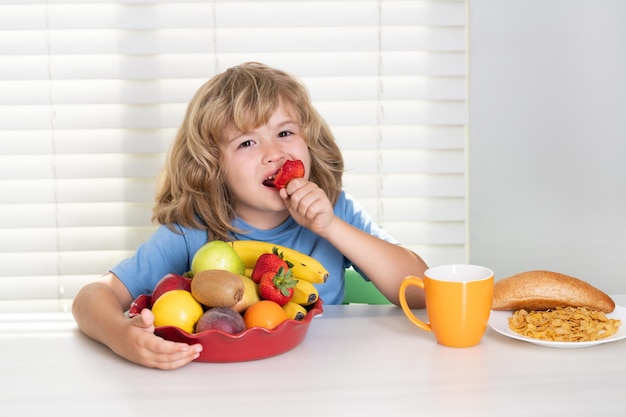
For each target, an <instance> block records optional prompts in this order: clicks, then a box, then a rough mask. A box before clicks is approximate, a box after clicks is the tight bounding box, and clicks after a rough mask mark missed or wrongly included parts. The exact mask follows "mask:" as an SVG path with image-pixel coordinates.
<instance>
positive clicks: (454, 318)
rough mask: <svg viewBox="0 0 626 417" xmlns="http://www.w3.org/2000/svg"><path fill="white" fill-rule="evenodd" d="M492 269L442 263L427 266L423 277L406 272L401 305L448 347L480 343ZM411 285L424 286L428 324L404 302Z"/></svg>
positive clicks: (484, 328)
mask: <svg viewBox="0 0 626 417" xmlns="http://www.w3.org/2000/svg"><path fill="white" fill-rule="evenodd" d="M493 281H494V279H493V271H492V270H491V269H489V268H485V267H484V266H478V265H442V266H436V267H433V268H429V269H427V270H426V272H424V278H420V277H416V276H412V275H409V276H408V277H406V278H405V279H404V281H402V284H401V285H400V290H399V295H400V306H401V307H402V311H404V314H405V315H406V316H407V317H408V319H409V320H411V322H412V323H413V324H415V325H416V326H417V327H419V328H420V329H422V330H426V331H428V332H432V333H433V334H434V335H435V338H436V339H437V342H438V343H439V344H441V345H444V346H450V347H469V346H474V345H477V344H478V343H480V340H481V339H482V337H483V335H484V334H485V330H486V329H487V322H488V321H489V314H490V313H491V301H492V298H493ZM410 286H416V287H420V288H422V289H424V294H425V297H426V311H427V313H428V320H429V321H430V322H429V323H425V322H423V321H422V320H420V319H419V318H417V317H416V316H415V314H413V312H412V311H411V309H410V308H409V306H408V304H407V302H406V290H407V288H408V287H410Z"/></svg>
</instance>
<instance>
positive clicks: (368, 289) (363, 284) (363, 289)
mask: <svg viewBox="0 0 626 417" xmlns="http://www.w3.org/2000/svg"><path fill="white" fill-rule="evenodd" d="M343 304H391V302H390V301H389V300H387V298H386V297H385V296H384V295H383V294H382V293H381V292H380V291H378V288H376V287H375V286H374V284H372V283H371V282H370V281H366V280H364V279H363V277H362V276H361V275H360V274H359V273H358V272H356V271H355V270H354V269H352V268H349V269H346V294H345V296H344V297H343Z"/></svg>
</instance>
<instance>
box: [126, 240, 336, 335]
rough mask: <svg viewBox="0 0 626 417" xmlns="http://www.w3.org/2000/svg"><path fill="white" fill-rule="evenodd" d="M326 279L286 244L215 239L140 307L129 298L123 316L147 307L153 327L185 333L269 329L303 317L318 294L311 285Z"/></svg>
mask: <svg viewBox="0 0 626 417" xmlns="http://www.w3.org/2000/svg"><path fill="white" fill-rule="evenodd" d="M327 277H328V272H327V271H326V269H325V268H324V267H323V265H322V264H321V263H320V262H319V261H317V260H316V259H314V258H312V257H310V256H308V255H305V254H303V253H301V252H298V251H295V250H293V249H290V248H286V247H283V246H280V245H275V244H272V243H266V242H260V241H251V240H242V241H233V242H224V241H220V240H215V241H211V242H208V243H206V244H205V245H204V246H202V247H201V248H200V249H199V250H198V251H197V252H196V254H195V255H194V257H193V259H192V263H191V270H190V271H189V272H187V273H186V274H185V276H181V275H178V274H168V275H166V276H165V277H163V278H162V279H161V280H160V281H159V282H158V284H157V285H156V287H155V288H154V291H153V293H152V296H151V297H150V298H149V301H147V302H146V303H145V304H146V305H140V303H137V302H134V303H133V305H131V308H130V310H129V316H131V317H132V316H134V315H136V314H139V313H140V311H141V309H142V308H143V307H148V308H151V310H152V312H153V314H154V320H155V321H154V325H155V327H161V326H175V327H178V328H180V329H182V330H184V331H186V332H187V333H190V334H192V333H201V332H204V331H206V330H212V329H216V330H221V331H223V332H226V333H229V334H238V333H241V332H243V331H245V330H246V329H250V328H252V327H263V328H266V329H269V330H271V329H274V328H275V327H277V326H278V325H279V324H280V323H282V322H283V321H285V320H289V319H292V320H302V319H304V318H305V317H306V315H307V314H308V309H309V308H310V306H312V305H313V304H315V303H316V302H317V301H318V298H319V294H318V290H317V288H316V287H315V285H313V284H321V283H324V282H325V281H326V279H327Z"/></svg>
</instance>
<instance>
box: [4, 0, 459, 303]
mask: <svg viewBox="0 0 626 417" xmlns="http://www.w3.org/2000/svg"><path fill="white" fill-rule="evenodd" d="M465 16H466V10H465V4H464V1H386V0H381V1H359V0H344V1H342V0H333V1H316V0H309V1H305V0H285V1H260V0H257V1H254V0H251V1H250V0H249V1H237V0H223V1H158V0H152V1H147V0H144V1H141V0H135V1H130V0H129V1H122V0H118V1H107V2H104V1H101V2H100V1H95V0H94V1H79V0H48V1H43V0H25V1H21V0H14V1H6V0H0V265H1V268H0V299H3V300H14V301H15V303H16V305H19V304H20V303H21V302H22V300H25V299H28V300H43V301H45V302H46V303H47V306H48V307H49V308H53V309H62V310H63V309H67V308H68V306H69V303H70V301H71V299H72V297H73V296H74V295H75V293H76V291H77V290H78V288H79V287H80V286H82V285H83V284H84V283H86V282H88V281H89V280H92V279H94V278H95V277H97V276H98V275H100V274H102V273H103V272H105V271H107V270H108V268H109V267H111V266H113V265H115V264H116V263H117V262H119V261H120V260H121V259H123V258H124V257H127V256H130V255H132V253H133V251H134V249H135V248H136V247H137V246H138V245H139V244H140V243H141V242H142V241H143V240H145V239H146V238H147V237H148V236H149V235H150V234H151V233H152V231H153V230H154V227H155V226H154V225H152V224H151V223H150V216H151V208H152V204H153V196H154V181H153V179H154V177H155V175H156V174H157V172H158V170H159V169H160V167H161V165H162V163H163V161H164V155H165V152H166V150H167V148H168V147H169V144H170V141H171V139H172V137H173V135H174V132H175V130H176V128H177V127H178V125H179V123H180V121H181V119H182V116H183V112H184V110H185V107H186V104H187V102H188V100H189V99H190V98H191V96H192V94H193V93H194V92H195V90H196V89H197V88H198V87H199V86H200V85H201V84H202V83H203V82H205V81H206V80H207V79H208V78H210V77H211V76H213V75H214V74H216V73H217V72H220V71H223V70H224V69H226V68H227V67H230V66H232V65H236V64H239V63H241V62H244V61H261V62H264V63H267V64H269V65H272V66H276V67H278V68H281V69H284V70H286V71H288V72H291V73H293V74H295V75H296V76H298V77H299V78H301V79H302V80H303V81H304V83H305V84H306V85H307V86H308V87H309V89H310V92H311V95H312V97H313V100H314V103H315V105H316V107H317V108H318V109H319V111H320V112H321V113H322V115H323V116H324V117H325V118H326V119H327V120H328V122H329V123H330V125H331V127H332V129H333V131H334V133H335V134H336V137H337V139H338V141H339V142H340V145H341V148H342V149H343V151H344V157H345V161H346V175H345V188H346V189H347V191H348V192H350V193H352V194H353V195H354V196H355V197H357V199H358V200H359V201H360V202H361V203H362V204H363V205H364V206H365V207H366V208H367V209H368V210H369V211H370V213H371V214H372V215H373V216H374V217H375V218H376V219H377V221H378V222H380V223H381V224H382V225H383V226H384V227H385V228H386V229H387V230H388V231H389V232H391V233H392V235H394V236H395V237H397V238H398V239H399V240H400V241H402V242H403V243H404V244H405V245H407V246H408V247H410V248H412V249H414V250H415V251H417V252H418V253H420V254H421V255H422V256H423V257H424V258H425V259H426V261H427V262H429V263H430V264H438V263H444V262H462V261H464V260H465V240H466V237H465V217H466V213H465V211H466V209H465V207H466V202H465V197H466V196H465V169H466V167H465V150H464V146H465V143H464V142H465V139H464V138H465V123H466V108H467V104H466V87H465V85H466V76H467V74H466V51H465ZM5 304H6V303H5Z"/></svg>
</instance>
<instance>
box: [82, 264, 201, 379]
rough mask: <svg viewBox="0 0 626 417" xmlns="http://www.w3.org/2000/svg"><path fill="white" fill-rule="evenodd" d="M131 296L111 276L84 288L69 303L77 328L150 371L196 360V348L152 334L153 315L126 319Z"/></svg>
mask: <svg viewBox="0 0 626 417" xmlns="http://www.w3.org/2000/svg"><path fill="white" fill-rule="evenodd" d="M131 302H132V297H131V295H130V293H129V292H128V290H127V289H126V287H125V286H124V284H122V282H121V281H120V280H119V278H117V277H116V276H115V275H114V274H112V273H109V274H107V275H104V276H103V277H102V278H100V279H99V280H97V281H95V282H93V283H89V284H87V285H85V286H84V287H83V288H81V290H80V291H79V292H78V294H77V295H76V297H75V298H74V302H73V304H72V313H73V314H74V318H75V320H76V323H77V324H78V328H79V329H80V330H81V331H82V332H83V333H85V334H86V335H87V336H89V337H91V338H92V339H94V340H97V341H98V342H100V343H103V344H104V345H106V346H108V347H109V348H110V349H111V350H112V351H114V352H115V353H116V354H118V355H120V356H122V357H123V358H126V359H128V360H129V361H132V362H135V363H138V364H140V365H144V366H147V367H151V368H161V369H174V368H179V367H181V366H183V365H186V364H187V363H189V362H191V361H192V360H193V359H194V358H196V357H197V356H198V354H199V352H200V350H201V349H202V347H201V346H200V345H193V346H189V345H187V344H185V343H176V342H170V341H167V340H164V339H162V338H160V337H158V336H156V335H155V334H154V325H153V323H154V316H153V315H152V312H151V311H149V310H147V309H145V310H143V311H142V312H141V314H140V315H137V316H136V317H133V318H132V319H129V318H127V317H126V316H125V314H124V312H125V310H126V309H127V308H128V306H130V303H131Z"/></svg>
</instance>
